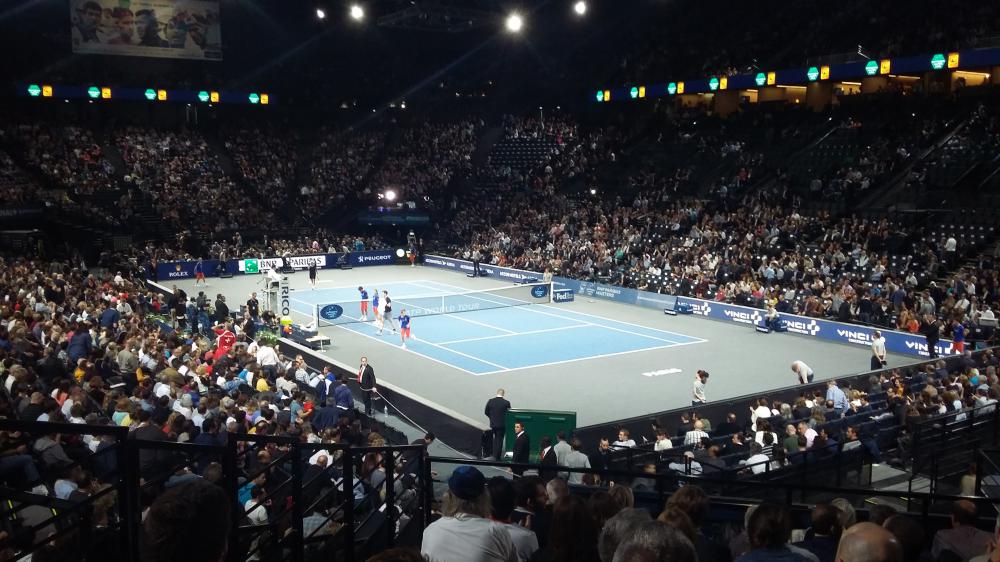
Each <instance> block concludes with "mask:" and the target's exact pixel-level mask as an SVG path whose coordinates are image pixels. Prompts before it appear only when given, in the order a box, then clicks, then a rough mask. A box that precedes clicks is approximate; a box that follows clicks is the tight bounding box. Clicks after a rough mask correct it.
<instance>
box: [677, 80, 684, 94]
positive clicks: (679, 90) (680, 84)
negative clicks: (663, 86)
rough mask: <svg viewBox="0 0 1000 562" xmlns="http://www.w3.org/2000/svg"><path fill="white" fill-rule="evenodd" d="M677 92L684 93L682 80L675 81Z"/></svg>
mask: <svg viewBox="0 0 1000 562" xmlns="http://www.w3.org/2000/svg"><path fill="white" fill-rule="evenodd" d="M677 93H678V94H683V93H684V82H678V83H677Z"/></svg>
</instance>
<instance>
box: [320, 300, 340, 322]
mask: <svg viewBox="0 0 1000 562" xmlns="http://www.w3.org/2000/svg"><path fill="white" fill-rule="evenodd" d="M343 314H344V307H342V306H340V305H339V304H328V305H326V306H324V307H323V308H321V309H320V310H319V317H320V318H322V319H323V320H336V319H337V318H340V317H341V316H342V315H343Z"/></svg>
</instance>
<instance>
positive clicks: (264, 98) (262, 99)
mask: <svg viewBox="0 0 1000 562" xmlns="http://www.w3.org/2000/svg"><path fill="white" fill-rule="evenodd" d="M269 103H271V97H270V96H268V95H267V94H261V95H260V104H261V105H267V104H269Z"/></svg>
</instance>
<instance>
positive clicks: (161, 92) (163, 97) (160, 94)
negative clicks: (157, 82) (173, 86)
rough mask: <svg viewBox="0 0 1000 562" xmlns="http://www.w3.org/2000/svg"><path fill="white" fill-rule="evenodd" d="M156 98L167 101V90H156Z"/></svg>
mask: <svg viewBox="0 0 1000 562" xmlns="http://www.w3.org/2000/svg"><path fill="white" fill-rule="evenodd" d="M156 99H158V100H160V101H167V91H166V90H156Z"/></svg>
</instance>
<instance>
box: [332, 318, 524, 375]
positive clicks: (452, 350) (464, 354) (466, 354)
mask: <svg viewBox="0 0 1000 562" xmlns="http://www.w3.org/2000/svg"><path fill="white" fill-rule="evenodd" d="M373 328H374V326H373ZM351 331H352V332H354V333H356V334H360V333H361V332H357V331H355V330H351ZM361 335H363V336H367V337H370V338H372V339H374V340H378V341H384V340H382V339H379V338H376V337H375V336H368V335H367V334H361ZM416 341H418V342H420V343H426V344H427V345H432V346H434V347H436V348H438V349H442V350H444V351H447V352H448V353H454V354H455V355H461V356H462V357H467V358H469V359H472V360H474V361H478V362H480V363H485V364H487V365H493V366H494V367H498V368H500V369H502V370H507V367H505V366H503V365H500V364H499V363H494V362H492V361H487V360H485V359H481V358H479V357H476V356H475V355H469V354H468V353H462V352H461V351H456V350H454V349H450V348H447V347H444V346H441V345H438V344H436V343H434V342H430V341H427V340H423V339H419V340H416ZM385 343H386V344H387V345H391V346H393V347H396V345H395V344H392V343H389V342H385ZM407 350H409V348H407ZM463 370H464V369H463Z"/></svg>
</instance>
